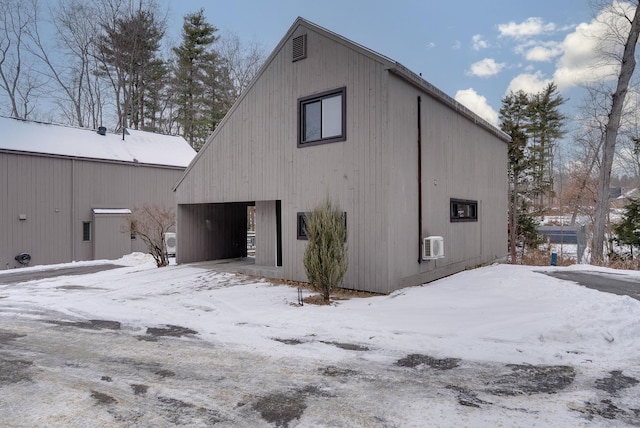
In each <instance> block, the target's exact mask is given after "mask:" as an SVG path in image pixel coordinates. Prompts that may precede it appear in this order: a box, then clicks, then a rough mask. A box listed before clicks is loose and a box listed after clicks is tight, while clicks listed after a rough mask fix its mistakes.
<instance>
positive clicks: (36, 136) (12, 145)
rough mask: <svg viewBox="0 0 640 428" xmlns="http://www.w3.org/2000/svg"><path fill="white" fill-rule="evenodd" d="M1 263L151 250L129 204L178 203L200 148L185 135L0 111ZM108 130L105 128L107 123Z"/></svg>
mask: <svg viewBox="0 0 640 428" xmlns="http://www.w3.org/2000/svg"><path fill="white" fill-rule="evenodd" d="M0 128H1V129H2V134H3V135H2V138H1V139H0V270H2V269H7V268H14V267H19V266H22V265H21V264H20V263H19V261H18V260H16V256H18V255H19V254H23V253H26V254H29V256H30V263H29V264H30V265H44V264H53V263H65V262H70V261H80V260H93V259H116V258H119V257H121V256H123V255H125V254H128V253H131V252H133V251H141V252H147V249H146V247H145V246H144V244H143V243H142V242H140V241H139V240H137V239H132V238H131V233H130V231H129V230H128V229H127V228H126V227H123V226H125V225H126V221H125V219H126V216H127V215H128V214H129V213H130V211H131V210H132V209H133V208H135V207H138V206H141V205H143V204H145V203H157V204H160V205H164V206H166V207H174V206H175V193H174V192H173V187H174V186H175V183H176V181H177V180H178V179H179V178H180V177H181V176H182V174H183V172H184V170H185V169H186V167H187V165H188V164H189V162H191V160H192V159H193V158H194V156H195V151H194V150H193V149H192V148H191V147H190V146H189V144H188V143H187V142H186V141H185V140H184V138H182V137H173V136H167V135H159V134H153V133H150V132H143V131H136V130H129V131H127V133H126V135H125V136H124V140H123V135H122V134H121V133H120V134H112V133H107V132H104V135H102V134H99V133H98V132H96V131H95V130H90V129H81V128H74V127H68V126H61V125H53V124H44V123H37V122H28V121H23V120H18V119H11V118H5V117H0ZM101 131H102V130H101Z"/></svg>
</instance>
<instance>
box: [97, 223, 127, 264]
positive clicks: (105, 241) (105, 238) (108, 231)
mask: <svg viewBox="0 0 640 428" xmlns="http://www.w3.org/2000/svg"><path fill="white" fill-rule="evenodd" d="M126 222H127V215H116V214H94V216H93V254H94V258H95V259H117V258H119V257H122V255H124V254H129V253H131V233H130V231H129V228H128V227H127V223H126Z"/></svg>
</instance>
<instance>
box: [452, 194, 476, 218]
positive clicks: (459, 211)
mask: <svg viewBox="0 0 640 428" xmlns="http://www.w3.org/2000/svg"><path fill="white" fill-rule="evenodd" d="M449 206H450V210H449V211H450V217H451V221H478V201H469V200H466V199H451V200H450V203H449Z"/></svg>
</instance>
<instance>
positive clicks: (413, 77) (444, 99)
mask: <svg viewBox="0 0 640 428" xmlns="http://www.w3.org/2000/svg"><path fill="white" fill-rule="evenodd" d="M389 72H391V73H393V74H395V75H396V76H398V77H400V78H401V79H403V80H404V81H406V82H408V83H410V84H412V85H414V86H416V87H417V88H418V89H421V90H423V91H424V92H426V93H427V94H428V95H430V96H432V97H433V98H435V99H437V100H438V101H440V102H441V103H443V104H445V105H447V106H448V107H449V108H451V109H453V110H454V111H456V112H457V113H459V114H461V115H463V116H464V117H466V118H467V119H469V120H470V121H472V122H473V123H475V124H476V125H478V126H480V127H482V128H484V129H485V130H486V131H488V132H490V133H491V134H493V135H495V136H496V137H498V138H500V139H501V140H503V141H504V142H505V143H508V142H510V141H511V137H509V135H508V134H507V133H505V132H503V131H502V130H500V129H498V128H497V127H496V126H494V125H493V124H491V123H490V122H488V121H487V120H485V119H483V118H481V117H480V116H478V115H477V114H476V113H474V112H472V111H471V110H469V109H468V108H467V107H465V106H463V105H462V104H460V103H459V102H458V101H456V100H455V99H453V98H451V97H450V96H449V95H447V94H445V93H444V92H443V91H441V90H440V89H438V88H436V87H435V86H433V85H432V84H431V83H429V82H427V81H426V80H424V79H423V78H422V77H420V76H418V75H417V74H415V73H414V72H412V71H411V70H409V69H408V68H406V67H405V66H403V65H402V64H400V63H399V62H396V63H394V64H393V66H392V67H389Z"/></svg>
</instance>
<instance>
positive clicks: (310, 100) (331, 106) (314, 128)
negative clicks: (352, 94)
mask: <svg viewBox="0 0 640 428" xmlns="http://www.w3.org/2000/svg"><path fill="white" fill-rule="evenodd" d="M298 114H299V116H300V117H299V120H298V134H299V137H298V147H303V146H311V145H316V144H325V143H334V142H337V141H345V140H346V88H340V89H336V90H333V91H328V92H324V93H322V94H318V95H313V96H311V97H305V98H301V99H300V100H298Z"/></svg>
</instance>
